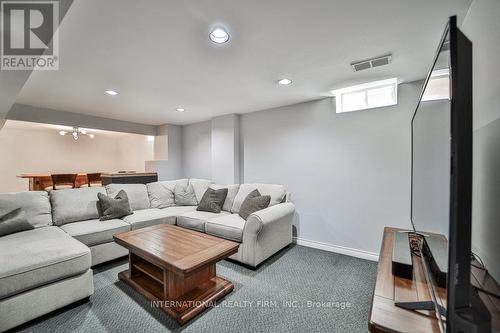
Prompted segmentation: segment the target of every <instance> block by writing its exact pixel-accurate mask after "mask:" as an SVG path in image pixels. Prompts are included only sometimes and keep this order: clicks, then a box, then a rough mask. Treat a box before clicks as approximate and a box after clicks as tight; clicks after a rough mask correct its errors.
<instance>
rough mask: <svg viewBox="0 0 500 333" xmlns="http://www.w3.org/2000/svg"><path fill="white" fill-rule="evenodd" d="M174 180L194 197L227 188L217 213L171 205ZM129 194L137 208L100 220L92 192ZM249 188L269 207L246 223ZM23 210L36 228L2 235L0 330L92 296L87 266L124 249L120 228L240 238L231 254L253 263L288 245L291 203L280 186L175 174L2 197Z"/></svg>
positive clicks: (2, 206) (0, 206) (5, 204)
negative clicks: (243, 213) (168, 227)
mask: <svg viewBox="0 0 500 333" xmlns="http://www.w3.org/2000/svg"><path fill="white" fill-rule="evenodd" d="M176 184H183V185H188V184H191V185H192V186H193V188H194V191H195V195H196V198H197V200H198V201H200V200H201V197H202V196H203V194H204V193H205V191H206V190H207V188H208V187H209V186H210V187H212V188H214V189H218V188H221V187H227V188H228V196H227V198H226V201H225V202H224V206H223V210H222V212H221V213H218V214H215V213H210V212H203V211H197V210H196V206H176V205H175V203H174V197H173V189H174V187H175V185H176ZM121 189H123V190H125V191H126V192H127V195H128V197H129V200H130V205H131V208H132V209H133V211H134V213H133V214H132V215H129V216H126V217H124V218H123V219H115V220H110V221H99V212H98V207H97V193H99V192H100V193H105V194H106V193H107V194H108V195H110V196H114V195H115V194H116V193H118V191H120V190H121ZM254 189H258V190H259V192H261V194H268V195H270V196H271V203H270V206H269V207H268V208H266V209H263V210H260V211H258V212H255V213H253V214H251V215H250V216H249V217H248V219H247V220H246V221H245V220H244V219H242V218H241V217H240V216H239V215H238V211H239V209H240V206H241V203H242V202H243V200H244V199H245V197H246V196H247V195H248V194H249V193H250V192H251V191H253V190H254ZM19 207H22V208H23V209H24V210H25V212H26V215H27V219H28V221H29V222H30V223H31V224H32V225H33V226H34V227H35V228H34V229H33V230H28V231H23V232H19V233H15V234H10V235H7V236H3V237H0V263H1V265H0V331H5V330H8V329H10V328H12V327H15V326H18V325H20V324H22V323H24V322H27V321H29V320H31V319H34V318H36V317H39V316H41V315H43V314H46V313H49V312H51V311H53V310H55V309H58V308H60V307H63V306H66V305H68V304H70V303H73V302H76V301H78V300H81V299H85V298H87V297H89V296H90V295H92V293H93V290H94V288H93V282H92V269H91V267H92V266H94V265H97V264H100V263H103V262H106V261H109V260H112V259H115V258H119V257H123V256H125V255H127V254H128V252H127V251H126V250H125V249H124V248H123V247H121V246H119V245H118V244H116V243H115V242H114V241H113V235H114V234H116V233H120V232H125V231H129V230H134V229H138V228H144V227H147V226H151V225H156V224H161V223H167V224H176V225H178V226H180V227H183V228H189V229H193V230H197V231H200V232H204V233H207V234H210V235H214V236H217V237H222V238H226V239H229V240H233V241H236V242H239V243H240V248H239V251H238V253H236V254H234V255H233V256H231V258H232V259H234V260H237V261H239V262H241V263H244V264H246V265H249V266H253V267H256V266H257V265H259V264H260V263H262V262H263V261H264V260H266V259H267V258H269V257H270V256H272V255H273V254H274V253H276V252H277V251H279V250H280V249H282V248H284V247H285V246H287V245H288V244H290V243H291V242H292V221H293V215H294V210H295V208H294V205H293V203H291V202H290V200H289V195H288V194H287V192H286V191H285V188H284V187H283V186H281V185H272V184H242V185H228V186H221V185H216V184H212V183H211V181H209V180H204V179H179V180H174V181H164V182H156V183H151V184H147V185H142V184H111V185H108V186H107V187H106V188H104V187H90V188H80V189H69V190H59V191H52V192H51V193H50V196H49V195H48V194H47V193H46V192H19V193H4V194H0V210H9V209H15V208H19Z"/></svg>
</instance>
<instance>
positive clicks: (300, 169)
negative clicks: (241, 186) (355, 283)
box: [240, 83, 421, 254]
mask: <svg viewBox="0 0 500 333" xmlns="http://www.w3.org/2000/svg"><path fill="white" fill-rule="evenodd" d="M420 87H421V83H412V84H402V85H400V86H399V104H398V105H397V106H394V107H388V108H380V109H373V110H367V111H361V112H351V113H343V114H336V113H335V103H334V99H330V98H327V99H323V100H319V101H314V102H309V103H303V104H297V105H292V106H286V107H281V108H276V109H271V110H266V111H263V112H254V113H249V114H244V115H241V123H240V132H241V138H240V142H241V149H240V151H241V158H242V161H240V163H241V165H242V173H243V180H244V182H247V183H248V182H265V183H280V184H284V185H285V186H286V187H287V188H288V190H289V191H290V192H291V193H292V199H293V201H294V202H295V204H296V211H297V217H296V221H295V228H296V231H295V234H296V236H297V237H299V238H301V239H306V240H312V241H315V242H321V243H326V244H330V245H334V246H342V247H347V248H352V249H357V250H362V251H367V252H372V253H376V254H378V251H379V250H380V243H381V239H382V232H383V228H384V226H397V227H402V228H410V222H409V221H410V220H409V212H410V115H411V113H412V112H413V111H414V107H415V103H416V101H417V98H418V93H419V90H420Z"/></svg>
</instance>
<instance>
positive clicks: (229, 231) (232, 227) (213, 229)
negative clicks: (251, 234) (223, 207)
mask: <svg viewBox="0 0 500 333" xmlns="http://www.w3.org/2000/svg"><path fill="white" fill-rule="evenodd" d="M245 222H246V221H245V220H244V219H243V218H241V216H239V215H238V214H227V215H223V216H219V217H216V218H213V219H210V220H208V221H207V223H206V224H205V231H206V233H207V234H209V235H213V236H217V237H222V238H225V239H229V240H233V241H236V242H240V243H241V241H242V240H243V228H244V227H245Z"/></svg>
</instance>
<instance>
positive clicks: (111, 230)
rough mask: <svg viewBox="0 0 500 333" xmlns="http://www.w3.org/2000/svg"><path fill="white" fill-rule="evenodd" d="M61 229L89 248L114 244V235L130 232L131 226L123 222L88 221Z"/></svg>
mask: <svg viewBox="0 0 500 333" xmlns="http://www.w3.org/2000/svg"><path fill="white" fill-rule="evenodd" d="M61 229H62V230H64V231H65V232H67V233H68V234H69V235H70V236H72V237H74V238H76V239H78V240H79V241H80V242H82V243H83V244H85V245H87V246H93V245H98V244H102V243H107V242H112V241H113V235H114V234H118V233H120V232H125V231H129V230H130V224H128V223H126V222H124V221H122V220H118V219H115V220H108V221H99V220H88V221H80V222H74V223H69V224H65V225H63V226H61Z"/></svg>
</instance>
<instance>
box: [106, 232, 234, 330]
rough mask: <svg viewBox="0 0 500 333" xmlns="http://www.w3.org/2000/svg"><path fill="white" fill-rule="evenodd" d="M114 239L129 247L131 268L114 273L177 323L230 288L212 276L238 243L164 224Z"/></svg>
mask: <svg viewBox="0 0 500 333" xmlns="http://www.w3.org/2000/svg"><path fill="white" fill-rule="evenodd" d="M113 238H114V239H115V242H117V243H118V244H120V245H121V246H123V247H125V248H127V249H128V250H129V269H128V270H126V271H123V272H121V273H119V274H118V278H119V279H120V280H122V281H124V282H126V283H127V284H128V285H130V286H131V287H132V288H134V289H135V290H136V291H138V292H139V293H141V294H142V295H143V296H145V297H146V298H147V299H149V300H151V301H152V302H151V304H152V306H157V307H159V308H161V309H162V310H163V311H165V312H166V313H167V314H169V315H170V316H172V317H173V318H174V319H176V320H177V322H178V323H179V324H180V325H183V324H185V323H186V322H187V321H189V320H191V319H192V318H193V317H195V316H196V315H197V314H199V313H200V312H202V311H203V310H204V309H205V308H206V307H208V306H211V305H213V304H215V301H217V300H218V299H220V298H222V297H224V296H225V295H227V294H228V293H230V292H231V291H232V290H233V288H234V286H233V284H232V283H231V282H229V281H228V280H226V279H223V278H221V277H219V276H217V275H216V269H215V264H216V263H217V262H218V261H220V260H222V259H224V258H227V257H229V256H230V255H232V254H234V253H236V252H238V247H239V244H238V243H235V242H231V241H228V240H225V239H222V238H218V237H214V236H210V235H206V234H204V233H201V232H196V231H192V230H189V229H184V228H181V227H177V226H173V225H168V224H161V225H155V226H151V227H147V228H142V229H138V230H133V231H129V232H124V233H120V234H117V235H114V236H113Z"/></svg>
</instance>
